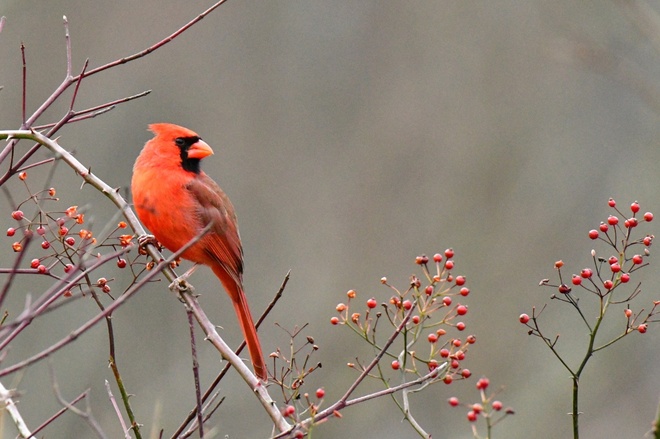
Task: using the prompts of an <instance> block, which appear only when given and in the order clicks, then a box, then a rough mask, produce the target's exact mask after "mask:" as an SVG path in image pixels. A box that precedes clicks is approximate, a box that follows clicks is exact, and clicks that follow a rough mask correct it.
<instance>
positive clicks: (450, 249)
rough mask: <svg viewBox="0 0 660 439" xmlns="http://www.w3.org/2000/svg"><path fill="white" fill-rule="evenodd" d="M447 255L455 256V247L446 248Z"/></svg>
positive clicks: (448, 256)
mask: <svg viewBox="0 0 660 439" xmlns="http://www.w3.org/2000/svg"><path fill="white" fill-rule="evenodd" d="M445 256H446V257H447V258H453V257H454V249H453V248H448V249H447V250H445Z"/></svg>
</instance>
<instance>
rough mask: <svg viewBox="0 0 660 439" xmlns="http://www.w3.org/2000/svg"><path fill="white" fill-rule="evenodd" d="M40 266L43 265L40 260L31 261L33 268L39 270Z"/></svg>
mask: <svg viewBox="0 0 660 439" xmlns="http://www.w3.org/2000/svg"><path fill="white" fill-rule="evenodd" d="M39 264H41V261H40V260H39V259H32V261H30V267H31V268H37V267H38V266H39Z"/></svg>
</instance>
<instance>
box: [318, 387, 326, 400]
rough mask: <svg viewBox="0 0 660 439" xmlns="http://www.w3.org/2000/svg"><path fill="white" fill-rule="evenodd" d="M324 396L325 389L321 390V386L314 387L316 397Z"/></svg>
mask: <svg viewBox="0 0 660 439" xmlns="http://www.w3.org/2000/svg"><path fill="white" fill-rule="evenodd" d="M324 396H325V390H323V388H322V387H321V388H318V389H316V397H317V398H318V399H321V398H323V397H324Z"/></svg>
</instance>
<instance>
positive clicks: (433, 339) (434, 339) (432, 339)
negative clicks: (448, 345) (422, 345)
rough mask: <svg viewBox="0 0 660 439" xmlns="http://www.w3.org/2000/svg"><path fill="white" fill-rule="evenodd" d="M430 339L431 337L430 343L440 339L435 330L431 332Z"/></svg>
mask: <svg viewBox="0 0 660 439" xmlns="http://www.w3.org/2000/svg"><path fill="white" fill-rule="evenodd" d="M428 339H429V343H435V342H436V341H438V336H437V334H436V333H435V332H432V333H430V334H429V337H428Z"/></svg>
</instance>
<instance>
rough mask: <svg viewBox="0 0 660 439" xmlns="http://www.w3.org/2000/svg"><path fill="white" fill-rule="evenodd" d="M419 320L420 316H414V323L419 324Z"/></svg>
mask: <svg viewBox="0 0 660 439" xmlns="http://www.w3.org/2000/svg"><path fill="white" fill-rule="evenodd" d="M419 320H420V319H419V316H412V322H413V324H414V325H416V324H418V323H419Z"/></svg>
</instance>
